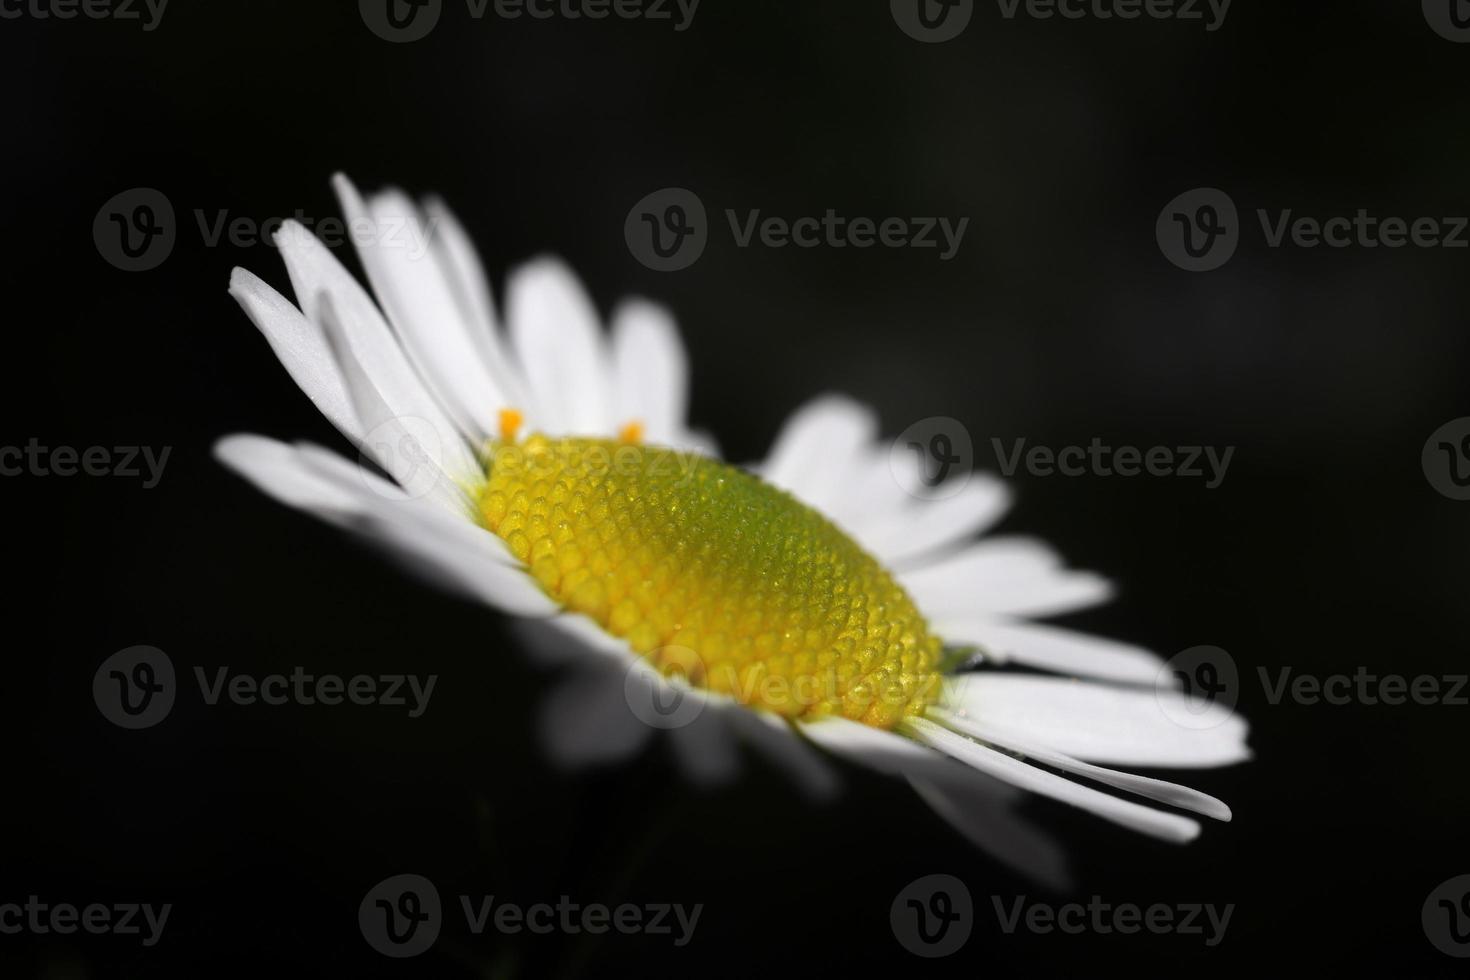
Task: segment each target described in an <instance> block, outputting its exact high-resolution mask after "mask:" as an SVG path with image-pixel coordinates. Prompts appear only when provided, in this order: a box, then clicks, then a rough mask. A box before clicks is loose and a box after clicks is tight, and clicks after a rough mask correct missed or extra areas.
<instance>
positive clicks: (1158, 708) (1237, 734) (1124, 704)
mask: <svg viewBox="0 0 1470 980" xmlns="http://www.w3.org/2000/svg"><path fill="white" fill-rule="evenodd" d="M945 707H947V708H950V709H951V710H963V711H964V712H965V713H966V714H967V715H969V716H970V717H972V718H977V719H979V720H981V721H983V722H985V723H986V724H987V725H990V726H993V727H994V728H995V729H996V730H998V731H1001V732H1004V733H1008V734H1009V735H1012V736H1014V737H1015V738H1018V739H1024V740H1027V741H1030V742H1033V743H1036V744H1039V745H1042V746H1045V747H1046V748H1049V749H1053V750H1055V751H1057V752H1061V753H1064V754H1066V755H1070V756H1073V757H1075V758H1078V759H1086V760H1088V761H1090V762H1101V763H1107V764H1111V765H1125V766H1126V765H1136V766H1152V767H1163V768H1174V767H1179V768H1203V767H1210V766H1224V765H1230V764H1231V763H1235V762H1242V761H1244V760H1246V759H1249V758H1250V750H1249V749H1248V748H1247V747H1246V744H1245V738H1246V733H1247V728H1248V726H1247V725H1246V722H1245V719H1244V718H1242V717H1240V716H1239V715H1234V714H1232V715H1227V716H1225V717H1224V720H1223V721H1222V722H1221V724H1218V725H1216V726H1214V727H1212V728H1188V727H1185V726H1184V725H1181V724H1178V723H1176V722H1175V721H1173V720H1172V719H1173V718H1176V717H1188V716H1189V705H1188V700H1187V698H1186V697H1185V695H1183V694H1181V693H1178V692H1175V691H1166V690H1162V689H1157V690H1155V689H1139V688H1125V687H1113V686H1110V685H1104V684H1094V683H1088V682H1084V681H1072V680H1065V679H1062V678H1056V677H1028V676H1025V675H1019V674H989V673H985V674H969V675H961V676H959V677H955V678H952V679H951V680H950V681H949V682H948V683H947V684H946V685H945ZM1166 709H1167V710H1166Z"/></svg>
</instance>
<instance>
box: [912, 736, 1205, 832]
mask: <svg viewBox="0 0 1470 980" xmlns="http://www.w3.org/2000/svg"><path fill="white" fill-rule="evenodd" d="M906 724H907V726H908V728H909V730H910V731H912V732H913V734H914V736H915V737H916V738H920V739H923V741H924V742H925V743H926V744H928V745H931V746H933V747H934V748H936V749H938V750H939V751H940V752H943V753H944V754H945V755H948V756H950V757H951V758H953V759H955V760H957V761H959V762H963V763H965V764H966V765H969V766H973V767H974V768H975V769H977V770H979V771H980V772H984V773H989V774H990V775H992V776H995V777H996V778H997V779H1003V780H1005V781H1006V782H1008V783H1010V784H1011V785H1013V786H1017V787H1019V788H1021V789H1025V790H1030V791H1031V792H1033V793H1040V794H1041V795H1043V796H1049V797H1051V798H1052V799H1054V800H1059V801H1061V802H1063V803H1070V804H1071V805H1073V806H1076V807H1080V808H1082V809H1084V810H1087V811H1088V812H1089V813H1094V814H1096V815H1097V816H1099V817H1102V818H1103V819H1104V820H1111V821H1112V822H1113V823H1116V824H1118V825H1120V826H1123V827H1127V828H1129V829H1130V830H1136V831H1138V832H1140V833H1144V834H1148V835H1149V836H1152V837H1158V838H1160V839H1162V840H1167V841H1173V842H1175V843H1181V844H1182V843H1185V842H1187V841H1191V840H1193V839H1194V838H1195V837H1197V836H1199V829H1200V828H1199V824H1198V823H1197V822H1196V821H1194V820H1191V819H1190V818H1188V817H1184V816H1180V815H1179V814H1177V813H1165V812H1164V811H1162V810H1154V809H1152V808H1150V807H1146V806H1142V805H1140V804H1138V803H1134V802H1132V801H1130V800H1124V799H1120V798H1118V797H1116V796H1109V795H1108V794H1106V793H1101V792H1099V791H1097V790H1095V789H1092V788H1091V787H1089V786H1083V785H1082V784H1080V783H1074V782H1072V781H1070V780H1068V779H1063V778H1062V777H1061V776H1058V775H1056V774H1055V773H1052V772H1048V771H1046V770H1045V769H1037V768H1036V767H1035V766H1031V765H1027V764H1026V763H1025V762H1022V761H1021V760H1020V759H1016V758H1014V757H1012V756H1009V755H1005V754H1004V753H1001V752H997V751H995V750H994V749H992V748H989V747H987V746H984V745H981V744H980V743H978V742H975V741H972V740H970V739H968V738H965V737H964V736H963V735H956V734H955V733H954V732H952V731H950V730H949V729H947V728H944V727H942V726H940V725H937V724H935V723H934V722H932V721H928V720H926V719H923V718H914V719H911V720H909V721H908V722H907V723H906Z"/></svg>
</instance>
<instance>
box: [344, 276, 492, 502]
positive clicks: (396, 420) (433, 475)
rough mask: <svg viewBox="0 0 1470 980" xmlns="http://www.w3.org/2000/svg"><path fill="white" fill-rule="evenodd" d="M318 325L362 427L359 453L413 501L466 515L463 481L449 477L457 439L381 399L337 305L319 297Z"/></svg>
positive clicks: (466, 485)
mask: <svg viewBox="0 0 1470 980" xmlns="http://www.w3.org/2000/svg"><path fill="white" fill-rule="evenodd" d="M319 315H320V316H321V323H322V326H323V328H324V329H325V331H326V334H327V341H328V342H329V343H330V344H331V345H332V353H333V355H335V357H336V358H337V366H338V367H339V368H341V369H342V380H343V382H345V383H346V385H347V394H348V397H349V398H350V399H351V400H352V410H353V412H354V413H355V414H356V415H357V418H358V420H359V421H360V422H361V423H362V427H363V430H364V432H363V438H362V443H361V446H362V450H363V452H365V453H367V454H368V455H369V456H371V457H372V458H373V460H374V462H376V463H377V464H378V465H379V466H381V467H383V469H384V470H386V471H387V473H388V475H389V476H391V477H393V479H394V480H395V481H397V483H398V485H399V486H400V487H403V488H404V489H405V490H406V491H408V492H409V493H410V495H411V496H414V497H422V498H425V499H428V500H432V501H434V502H435V503H437V504H439V505H440V506H442V507H444V508H445V509H447V510H449V511H452V512H454V513H456V514H460V515H466V516H467V515H468V514H469V513H470V509H471V507H470V502H469V497H468V492H469V490H470V489H471V484H470V482H469V478H468V477H462V478H461V480H460V481H459V482H457V481H456V480H455V479H454V478H452V477H451V476H450V472H451V469H452V468H454V467H455V463H456V462H459V466H460V467H463V466H465V465H467V464H465V463H463V462H462V461H459V460H458V459H457V456H456V453H455V447H458V448H459V449H460V450H463V449H464V445H463V443H460V442H459V440H458V437H457V436H455V435H453V434H449V435H446V434H444V433H443V432H441V431H440V430H439V429H437V428H436V427H434V426H433V425H431V424H429V423H427V422H424V420H422V419H420V418H409V417H404V416H402V415H399V414H398V413H397V412H395V411H394V410H393V407H392V406H391V405H389V404H388V402H387V401H386V400H385V399H384V398H383V394H382V392H381V391H380V390H379V389H378V388H377V386H376V385H374V384H373V381H372V378H371V377H370V376H369V374H368V372H367V370H366V369H365V368H364V367H363V365H362V362H361V361H359V360H358V358H357V352H356V350H354V349H353V347H352V338H351V336H350V335H349V333H348V331H347V329H346V328H345V327H344V326H342V319H341V317H339V316H338V314H337V305H336V303H335V302H334V301H333V300H332V298H331V297H328V296H324V297H323V298H322V303H321V308H320V313H319Z"/></svg>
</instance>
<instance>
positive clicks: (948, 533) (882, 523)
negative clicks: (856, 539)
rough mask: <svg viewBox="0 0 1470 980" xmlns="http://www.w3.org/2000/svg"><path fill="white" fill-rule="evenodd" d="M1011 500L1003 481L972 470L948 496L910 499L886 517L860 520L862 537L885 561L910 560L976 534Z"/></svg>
mask: <svg viewBox="0 0 1470 980" xmlns="http://www.w3.org/2000/svg"><path fill="white" fill-rule="evenodd" d="M891 478H892V477H891V476H890V479H891ZM1010 505H1011V492H1010V490H1009V489H1007V487H1006V485H1005V484H1004V483H1002V482H1001V481H1000V480H998V479H996V478H995V477H993V476H990V475H989V474H985V473H975V474H972V475H971V476H970V478H969V481H968V482H967V483H966V484H965V485H964V487H963V488H962V489H960V491H959V492H958V493H956V494H954V495H953V496H947V497H942V498H940V499H936V500H914V501H913V502H912V503H911V504H910V505H909V506H906V507H904V508H903V509H902V510H898V511H895V512H892V513H891V514H889V515H888V517H887V518H886V519H885V520H877V519H873V520H870V521H869V522H867V523H866V524H865V525H864V530H863V532H862V533H863V540H864V542H865V543H867V545H868V547H869V548H870V549H872V551H873V552H874V554H876V555H877V557H879V558H880V559H882V560H883V561H884V562H885V563H886V564H888V565H898V564H901V563H905V562H912V561H914V560H915V559H918V558H920V557H922V556H924V555H925V554H928V553H930V552H933V551H936V550H938V549H941V548H944V547H946V546H948V545H954V544H958V543H960V542H963V541H966V540H967V539H969V538H971V537H973V536H974V535H976V534H979V533H980V532H982V531H984V530H985V529H986V528H989V527H990V526H991V525H993V524H994V523H995V522H996V521H998V520H1000V518H1001V516H1002V515H1003V514H1005V512H1006V510H1007V509H1009V507H1010Z"/></svg>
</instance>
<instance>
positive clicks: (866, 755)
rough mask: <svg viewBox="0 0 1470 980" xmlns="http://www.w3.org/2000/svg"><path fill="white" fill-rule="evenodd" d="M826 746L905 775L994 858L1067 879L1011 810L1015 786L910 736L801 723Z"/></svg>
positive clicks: (1061, 863) (1053, 852) (1055, 854)
mask: <svg viewBox="0 0 1470 980" xmlns="http://www.w3.org/2000/svg"><path fill="white" fill-rule="evenodd" d="M801 731H802V733H803V734H804V735H806V736H807V737H808V738H810V739H811V740H812V741H813V742H815V743H817V744H818V745H820V746H822V747H823V748H825V749H827V750H828V751H830V752H832V753H834V754H836V755H840V756H843V757H844V758H848V759H851V760H852V761H854V762H857V763H859V764H861V765H865V766H868V767H870V768H873V769H877V770H878V771H880V772H884V773H889V774H892V775H896V776H901V777H903V778H905V779H907V780H908V782H909V783H910V785H912V786H913V787H914V790H915V791H916V792H917V793H918V794H919V796H920V797H921V798H922V799H923V800H924V802H926V803H928V804H929V806H930V807H932V808H933V809H934V811H935V812H936V813H937V814H939V816H941V817H942V818H944V819H945V820H946V821H947V822H949V823H950V824H951V825H952V826H953V827H954V828H955V829H956V830H958V831H959V832H960V833H961V834H963V835H964V836H965V837H966V838H967V839H968V840H969V841H971V842H972V843H973V844H975V845H976V846H978V847H980V848H982V849H983V850H985V851H986V852H987V853H989V854H990V855H991V856H993V857H995V858H996V859H997V860H999V861H1001V862H1002V863H1004V864H1007V865H1009V866H1011V867H1014V868H1017V869H1018V870H1020V871H1022V872H1023V873H1025V874H1028V875H1031V876H1033V877H1035V878H1038V879H1040V880H1042V881H1044V882H1047V883H1049V884H1052V885H1055V886H1058V887H1060V886H1062V885H1063V884H1065V883H1066V877H1067V876H1066V862H1065V860H1064V858H1063V856H1062V853H1061V851H1060V850H1059V849H1058V848H1057V846H1056V845H1055V844H1054V843H1053V842H1052V841H1051V840H1050V839H1049V838H1047V837H1046V836H1044V835H1042V834H1040V833H1039V832H1037V831H1036V830H1034V829H1033V828H1032V827H1031V826H1030V824H1029V823H1028V822H1027V821H1025V820H1023V819H1022V818H1020V817H1018V816H1017V815H1015V814H1014V813H1012V812H1011V810H1010V807H1011V804H1013V803H1014V802H1015V801H1016V799H1017V798H1018V797H1019V795H1020V794H1019V792H1018V791H1017V790H1016V788H1015V787H1013V786H1011V785H1010V784H1008V783H1004V782H1001V781H999V780H997V779H995V778H994V777H993V776H989V775H986V774H985V773H982V772H976V771H975V770H974V769H971V768H970V767H968V766H965V765H961V764H960V763H957V762H955V761H953V760H951V759H949V758H948V757H947V756H944V755H941V754H940V753H938V752H935V751H934V750H932V749H930V748H928V747H926V746H924V745H921V744H919V743H918V742H916V741H914V740H913V739H910V738H905V737H903V736H902V735H896V734H894V733H892V732H886V731H883V730H881V729H877V728H872V727H870V726H868V725H861V724H858V723H857V722H853V721H848V720H847V719H845V718H826V719H823V720H821V721H817V722H811V723H808V724H805V725H802V726H801Z"/></svg>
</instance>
